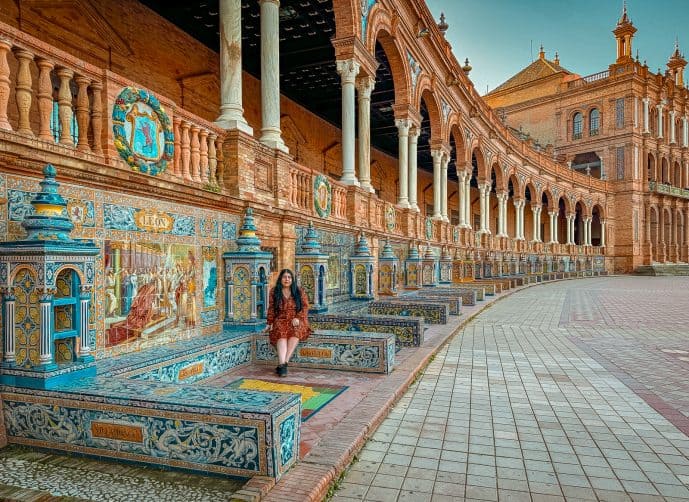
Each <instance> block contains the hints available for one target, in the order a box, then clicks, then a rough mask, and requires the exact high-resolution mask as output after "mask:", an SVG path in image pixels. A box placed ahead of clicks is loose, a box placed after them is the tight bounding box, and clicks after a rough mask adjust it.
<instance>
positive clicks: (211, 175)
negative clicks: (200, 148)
mask: <svg viewBox="0 0 689 502" xmlns="http://www.w3.org/2000/svg"><path fill="white" fill-rule="evenodd" d="M216 139H218V136H217V135H216V134H213V133H211V134H210V135H209V136H208V182H209V183H210V184H211V186H213V187H215V186H218V178H217V170H218V159H217V158H216V156H215V155H216V152H215V140H216Z"/></svg>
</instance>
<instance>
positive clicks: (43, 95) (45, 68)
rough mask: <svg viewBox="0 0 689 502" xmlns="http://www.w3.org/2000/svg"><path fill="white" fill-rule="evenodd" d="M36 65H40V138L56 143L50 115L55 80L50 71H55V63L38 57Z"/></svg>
mask: <svg viewBox="0 0 689 502" xmlns="http://www.w3.org/2000/svg"><path fill="white" fill-rule="evenodd" d="M36 65H37V66H38V138H39V139H42V140H43V141H50V142H52V143H54V138H53V132H52V131H51V130H50V117H51V115H52V113H53V82H52V80H51V78H50V72H51V71H53V67H54V66H55V65H54V64H53V62H52V61H49V60H47V59H43V58H39V59H36ZM87 106H88V102H87ZM79 132H81V131H79Z"/></svg>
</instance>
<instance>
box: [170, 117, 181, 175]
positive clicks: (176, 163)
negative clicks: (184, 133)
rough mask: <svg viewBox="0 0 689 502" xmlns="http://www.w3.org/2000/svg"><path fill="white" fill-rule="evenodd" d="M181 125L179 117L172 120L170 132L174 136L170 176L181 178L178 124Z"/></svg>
mask: <svg viewBox="0 0 689 502" xmlns="http://www.w3.org/2000/svg"><path fill="white" fill-rule="evenodd" d="M181 123H182V119H181V118H179V117H174V118H173V119H172V131H173V134H174V136H175V138H174V140H173V141H174V143H173V147H174V153H173V161H172V174H173V175H174V176H182V164H181V160H182V141H181V138H182V137H181V134H180V124H181Z"/></svg>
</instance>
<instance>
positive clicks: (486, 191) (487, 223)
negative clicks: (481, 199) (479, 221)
mask: <svg viewBox="0 0 689 502" xmlns="http://www.w3.org/2000/svg"><path fill="white" fill-rule="evenodd" d="M490 189H491V184H490V182H488V183H486V190H485V193H484V196H485V198H486V202H485V208H486V232H487V233H489V234H490V233H491V231H490Z"/></svg>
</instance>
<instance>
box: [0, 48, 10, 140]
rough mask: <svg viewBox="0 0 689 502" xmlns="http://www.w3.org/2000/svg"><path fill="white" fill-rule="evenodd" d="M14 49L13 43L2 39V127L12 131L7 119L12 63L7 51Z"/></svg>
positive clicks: (0, 117)
mask: <svg viewBox="0 0 689 502" xmlns="http://www.w3.org/2000/svg"><path fill="white" fill-rule="evenodd" d="M10 50H12V43H11V42H10V41H9V40H7V39H5V38H2V39H0V129H5V130H6V131H11V130H12V126H11V125H10V123H9V121H8V120H7V104H8V103H9V100H10V65H9V63H8V62H7V53H8V52H9V51H10Z"/></svg>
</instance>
